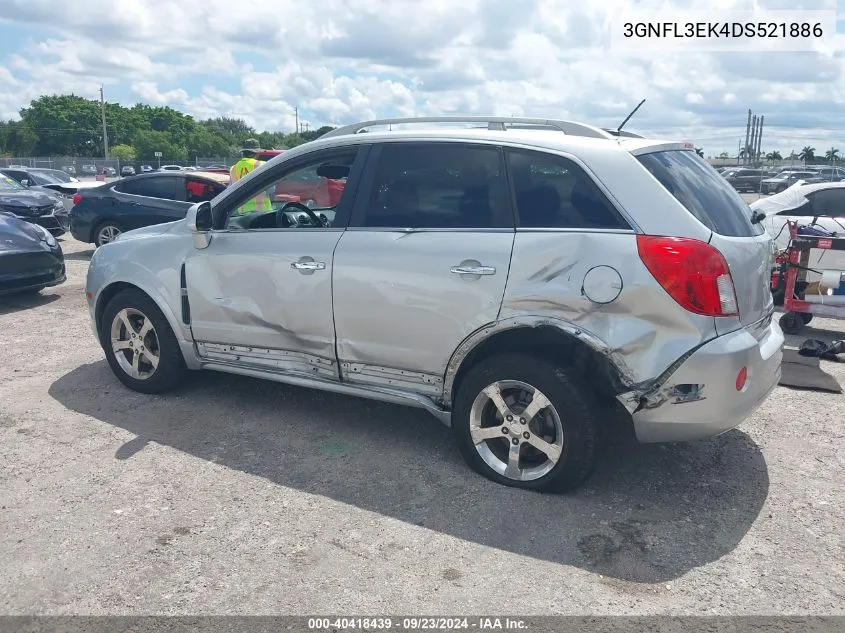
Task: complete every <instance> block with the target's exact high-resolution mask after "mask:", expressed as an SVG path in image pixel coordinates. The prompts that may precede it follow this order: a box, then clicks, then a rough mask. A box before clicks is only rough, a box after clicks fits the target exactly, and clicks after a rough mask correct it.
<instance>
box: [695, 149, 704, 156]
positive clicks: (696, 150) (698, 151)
mask: <svg viewBox="0 0 845 633" xmlns="http://www.w3.org/2000/svg"><path fill="white" fill-rule="evenodd" d="M695 153H696V154H698V155H699V156H701V157H702V158H704V150H703V149H701V148H700V147H696V148H695Z"/></svg>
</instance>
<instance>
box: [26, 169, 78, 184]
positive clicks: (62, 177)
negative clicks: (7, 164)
mask: <svg viewBox="0 0 845 633" xmlns="http://www.w3.org/2000/svg"><path fill="white" fill-rule="evenodd" d="M30 173H31V174H38V175H39V176H43V177H44V178H50V179H51V180H52V184H57V183H62V182H71V180H70V176H68V175H67V174H66V173H65V172H63V171H59V170H58V169H32V170H30Z"/></svg>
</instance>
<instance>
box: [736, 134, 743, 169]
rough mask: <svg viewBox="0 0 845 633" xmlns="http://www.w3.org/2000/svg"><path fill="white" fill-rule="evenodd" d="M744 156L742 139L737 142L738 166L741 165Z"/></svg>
mask: <svg viewBox="0 0 845 633" xmlns="http://www.w3.org/2000/svg"><path fill="white" fill-rule="evenodd" d="M741 154H742V139H739V140H738V141H737V142H736V164H737V165H739V164H740V162H739V159H740V155H741Z"/></svg>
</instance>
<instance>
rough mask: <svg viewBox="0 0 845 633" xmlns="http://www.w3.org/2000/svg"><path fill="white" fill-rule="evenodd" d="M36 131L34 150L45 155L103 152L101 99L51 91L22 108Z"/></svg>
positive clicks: (27, 120)
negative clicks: (54, 93) (96, 99)
mask: <svg viewBox="0 0 845 633" xmlns="http://www.w3.org/2000/svg"><path fill="white" fill-rule="evenodd" d="M20 115H21V121H22V122H23V123H24V124H25V125H27V126H28V127H29V128H30V129H31V130H32V131H33V132H35V133H36V135H37V137H38V138H37V141H36V143H35V147H34V148H33V151H34V152H35V153H36V154H39V155H42V156H56V155H67V154H71V155H78V156H91V155H95V154H96V155H102V153H103V131H102V123H101V118H100V116H101V115H100V105H99V102H96V101H93V100H91V99H84V98H83V97H78V96H76V95H72V94H71V95H48V96H44V97H40V98H39V99H36V100H35V101H33V102H32V103H30V105H29V107H27V108H23V109H21V111H20Z"/></svg>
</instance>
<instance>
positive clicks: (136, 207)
mask: <svg viewBox="0 0 845 633" xmlns="http://www.w3.org/2000/svg"><path fill="white" fill-rule="evenodd" d="M227 183H228V177H221V176H218V175H215V174H199V173H197V174H191V175H184V174H181V173H168V174H161V173H154V174H140V175H138V176H130V177H127V178H123V179H122V180H120V181H118V182H114V183H108V184H106V185H101V186H99V187H94V188H91V189H85V190H81V191H79V192H77V194H76V196H74V200H73V202H74V206H73V208H72V209H71V213H70V232H71V234H72V235H73V236H74V237H75V238H76V239H77V240H79V241H80V242H88V243H91V244H94V245H96V246H102V245H103V244H106V243H107V242H111V241H114V240H115V239H116V238H117V236H118V235H120V234H121V233H123V232H124V231H129V230H132V229H137V228H140V227H144V226H150V225H153V224H161V223H164V222H173V221H174V220H181V219H183V218H184V217H185V213H186V212H187V210H188V208H189V207H190V206H191V205H192V204H193V203H195V202H199V201H202V200H211V199H212V198H213V197H214V196H216V195H218V194H219V193H221V192H222V191H223V190H224V189H225V188H226V184H227Z"/></svg>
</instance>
